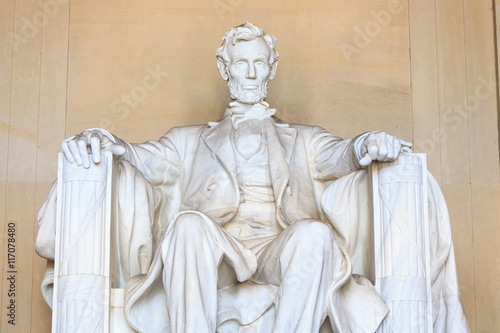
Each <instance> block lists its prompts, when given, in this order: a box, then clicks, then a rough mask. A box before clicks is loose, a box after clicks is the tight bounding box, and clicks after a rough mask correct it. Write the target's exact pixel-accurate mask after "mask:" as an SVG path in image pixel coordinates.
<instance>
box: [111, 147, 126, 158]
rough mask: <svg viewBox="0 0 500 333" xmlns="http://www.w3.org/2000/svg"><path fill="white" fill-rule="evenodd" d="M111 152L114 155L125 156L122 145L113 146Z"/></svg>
mask: <svg viewBox="0 0 500 333" xmlns="http://www.w3.org/2000/svg"><path fill="white" fill-rule="evenodd" d="M111 152H112V153H113V155H116V156H121V155H123V154H125V147H122V146H120V145H113V146H112V148H111Z"/></svg>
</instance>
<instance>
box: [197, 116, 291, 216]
mask: <svg viewBox="0 0 500 333" xmlns="http://www.w3.org/2000/svg"><path fill="white" fill-rule="evenodd" d="M232 126H233V125H232V121H231V117H229V116H227V111H226V114H225V115H224V117H223V118H222V119H221V120H220V121H218V122H213V123H210V124H209V125H208V126H207V128H206V129H205V130H204V131H203V132H202V134H201V136H202V138H203V140H204V141H205V143H206V144H207V146H208V147H209V148H210V149H211V150H212V152H213V153H214V154H216V155H217V157H218V158H219V161H221V163H222V164H223V166H224V167H225V168H226V169H227V170H228V171H229V172H230V173H232V175H233V177H234V176H235V175H236V159H235V156H234V150H233V145H232V143H231V131H232ZM264 127H265V130H266V139H267V147H268V154H269V169H270V173H271V179H272V182H273V191H274V199H275V201H276V206H277V208H278V212H279V208H280V207H281V198H282V197H283V192H284V191H285V188H286V186H287V185H288V181H289V180H290V168H289V165H290V162H291V160H292V157H293V151H294V145H295V139H296V138H297V130H296V129H294V128H290V126H289V125H288V124H287V123H284V122H282V121H281V120H279V119H277V118H274V117H273V118H271V119H266V120H264ZM278 218H279V219H283V218H282V217H281V213H278ZM280 222H283V221H280ZM282 224H283V223H282Z"/></svg>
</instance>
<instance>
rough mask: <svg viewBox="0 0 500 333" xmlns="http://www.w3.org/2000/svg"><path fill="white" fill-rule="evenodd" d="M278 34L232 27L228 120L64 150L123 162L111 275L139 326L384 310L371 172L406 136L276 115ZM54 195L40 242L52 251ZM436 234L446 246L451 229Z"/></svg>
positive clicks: (336, 326) (451, 320)
mask: <svg viewBox="0 0 500 333" xmlns="http://www.w3.org/2000/svg"><path fill="white" fill-rule="evenodd" d="M275 42H276V39H275V38H274V37H273V36H272V35H269V34H263V33H262V31H261V30H260V28H258V27H256V26H254V25H252V24H250V23H247V24H245V25H244V26H240V27H237V28H233V29H231V30H230V31H229V32H228V33H227V34H226V36H225V37H224V43H223V44H222V46H221V47H220V48H219V50H218V51H217V56H218V62H217V65H218V68H219V71H220V72H221V75H222V77H223V78H224V79H225V80H228V86H229V90H230V93H231V96H232V98H233V99H234V101H233V102H231V103H230V104H229V106H228V108H227V109H226V111H225V113H224V115H223V117H222V118H221V119H220V120H219V121H216V122H212V123H209V124H207V125H197V126H187V127H181V128H173V129H171V130H170V131H168V132H167V133H166V134H165V135H164V136H163V137H162V138H161V139H160V140H159V141H148V142H146V143H143V144H130V143H127V142H125V141H123V140H121V139H119V138H116V137H115V136H113V135H112V134H110V133H108V132H106V131H105V130H102V129H90V130H86V131H84V132H82V133H79V134H77V135H76V136H74V137H71V138H68V139H67V140H65V142H64V143H63V145H62V148H63V151H64V154H65V156H66V158H67V160H68V162H70V163H72V164H75V165H78V166H82V167H83V168H84V169H86V168H89V167H90V165H93V164H94V163H97V164H99V163H102V161H101V159H100V156H101V154H100V151H101V150H104V151H110V152H112V153H113V154H114V155H115V156H116V157H117V160H118V163H119V170H118V172H117V174H118V176H117V178H118V179H117V185H116V186H117V187H116V193H115V197H114V200H115V202H116V205H117V206H116V207H117V221H118V223H117V224H116V229H114V230H113V232H114V235H115V236H114V238H113V242H112V244H111V247H112V248H113V249H115V252H116V256H117V258H115V261H114V265H113V266H112V281H113V285H114V286H115V287H120V288H123V287H125V285H126V291H125V303H124V307H125V314H126V317H127V320H128V321H129V323H130V325H131V326H132V327H134V328H135V329H137V330H138V331H141V332H214V331H215V330H216V328H217V327H219V329H220V330H223V329H226V330H227V329H229V330H230V331H232V330H234V329H235V328H234V327H236V326H237V327H240V329H241V331H252V332H267V331H266V330H269V329H270V327H271V326H272V327H273V330H274V331H275V332H316V331H319V330H320V327H321V326H322V324H323V320H324V319H325V317H328V318H329V321H328V323H329V325H330V326H331V329H333V330H334V331H339V332H373V331H375V330H376V329H377V327H378V326H379V324H380V322H382V320H383V319H384V317H385V316H386V314H387V311H388V309H387V307H386V305H385V304H384V302H383V301H382V299H381V298H380V296H379V295H378V294H377V292H376V290H375V288H374V287H373V285H372V284H371V283H370V281H369V280H368V279H366V278H363V277H362V276H360V275H356V274H353V273H358V274H363V275H365V276H367V277H368V278H369V279H371V280H372V281H373V272H372V271H371V269H370V268H371V267H373V259H372V258H370V256H369V255H368V254H369V252H370V247H369V246H368V244H370V240H369V239H370V237H372V235H370V232H369V231H368V230H371V228H370V227H369V223H370V222H369V220H370V219H369V218H368V217H367V214H368V213H367V212H368V210H369V209H368V205H367V202H363V200H364V198H366V197H367V196H368V195H369V193H370V192H369V190H368V189H367V187H366V183H367V181H366V172H364V171H360V170H362V169H363V168H364V167H366V166H367V165H369V164H370V163H371V162H372V161H392V160H394V159H396V158H397V156H398V154H399V152H400V150H401V147H402V146H408V145H409V144H408V143H406V142H404V141H402V140H400V139H398V138H395V137H393V136H391V135H389V134H386V133H383V132H370V133H365V134H363V135H360V136H358V137H355V138H353V139H347V140H342V139H341V138H338V137H336V136H334V135H332V134H331V133H329V132H327V131H326V130H324V129H322V128H320V127H317V126H303V125H295V124H288V123H286V122H284V121H281V120H279V119H277V118H275V117H274V113H275V112H276V110H275V109H272V108H270V107H269V105H268V104H267V103H266V102H265V101H264V98H265V97H266V95H267V85H268V82H269V81H270V80H271V79H272V78H273V77H274V75H275V73H276V69H277V64H278V62H277V55H278V54H277V52H276V51H275V49H274V46H275ZM335 179H337V180H336V181H334V182H332V181H333V180H335ZM84 200H89V201H92V200H93V198H92V197H88V198H87V199H84ZM53 203H54V202H53V200H52V199H51V198H50V197H49V199H48V201H47V204H46V205H45V206H44V207H43V208H42V211H41V214H40V234H39V235H42V236H39V237H38V238H39V239H37V244H40V246H38V249H39V253H43V254H44V256H46V257H47V258H48V259H54V257H53V256H52V255H51V251H50V248H49V247H50V243H51V240H50V236H51V235H52V234H51V232H50V230H51V228H53V222H52V219H51V217H52V215H53V214H52V209H53V207H52V206H53ZM433 207H434V206H433ZM431 215H432V214H431ZM432 216H433V217H434V216H435V214H434V215H432ZM436 223H438V222H436ZM439 223H441V221H439ZM444 228H445V229H446V226H445V227H444ZM448 228H449V222H448ZM434 237H436V236H434ZM439 237H443V240H445V242H440V246H441V247H440V250H441V249H442V247H443V244H445V245H446V246H444V247H447V248H448V250H449V249H450V248H451V238H450V237H449V234H443V235H442V236H441V235H439ZM47 244H49V245H47ZM431 244H432V242H431ZM431 249H432V247H431ZM88 258H89V259H88V261H89V263H91V261H93V260H92V259H91V258H90V257H88ZM441 259H443V260H441V261H440V263H439V265H437V266H436V265H434V266H432V265H431V266H432V269H434V271H432V272H433V274H434V277H436V276H437V277H441V276H444V273H443V272H444V271H446V272H447V273H448V274H447V275H446V276H445V277H444V279H445V281H444V283H441V282H443V279H440V283H439V284H435V285H433V290H434V287H436V288H435V289H436V291H435V292H436V293H437V295H438V297H437V299H436V306H437V307H438V309H439V311H436V313H435V314H434V319H435V322H437V323H438V324H440V323H443V321H444V322H445V324H444V326H441V327H444V328H445V329H447V327H452V326H453V325H454V327H461V328H463V330H466V321H465V317H464V316H463V311H462V309H461V305H460V301H459V299H458V297H457V296H456V294H455V297H454V298H453V299H450V297H448V295H451V294H453V292H454V291H455V290H456V291H458V287H457V286H456V274H453V272H454V260H453V258H452V257H451V259H449V258H448V256H444V257H443V258H441ZM448 259H449V260H448ZM84 260H85V259H84ZM450 272H451V273H452V274H449V273H450ZM44 283H45V285H49V284H50V281H45V282H44ZM443 286H446V288H444V287H443ZM455 286H456V287H457V288H456V289H454V287H455ZM443 291H444V292H443ZM47 293H48V292H47ZM47 293H46V294H47ZM48 297H49V296H47V298H48ZM450 304H451V305H453V306H452V307H450ZM446 307H448V308H452V309H453V310H454V313H453V316H447V312H446ZM442 308H445V310H442ZM443 318H444V319H443ZM328 323H327V325H328ZM235 325H236V326H235ZM231 327H232V328H231ZM325 329H326V330H328V328H327V327H326V326H325V325H323V327H322V328H321V330H325Z"/></svg>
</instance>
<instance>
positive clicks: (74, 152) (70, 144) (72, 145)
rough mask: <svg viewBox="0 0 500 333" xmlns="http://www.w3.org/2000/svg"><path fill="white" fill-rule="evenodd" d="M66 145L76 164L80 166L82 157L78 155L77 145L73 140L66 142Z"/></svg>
mask: <svg viewBox="0 0 500 333" xmlns="http://www.w3.org/2000/svg"><path fill="white" fill-rule="evenodd" d="M68 147H69V150H70V151H71V154H72V155H73V158H74V159H75V161H76V165H79V166H81V165H82V157H81V156H80V151H79V150H78V145H77V144H76V142H75V140H71V141H70V142H68Z"/></svg>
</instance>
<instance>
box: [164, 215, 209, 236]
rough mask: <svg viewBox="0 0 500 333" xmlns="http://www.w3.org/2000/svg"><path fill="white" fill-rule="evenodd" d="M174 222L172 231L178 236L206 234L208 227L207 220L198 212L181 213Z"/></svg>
mask: <svg viewBox="0 0 500 333" xmlns="http://www.w3.org/2000/svg"><path fill="white" fill-rule="evenodd" d="M172 223H174V225H173V228H172V229H173V230H172V231H173V233H174V234H175V236H176V237H182V236H187V237H190V238H192V237H193V236H194V235H199V234H204V233H205V230H206V228H207V227H208V225H207V221H205V219H204V218H203V217H201V216H200V215H198V214H196V213H183V214H180V215H179V216H177V218H176V219H175V220H174V221H172Z"/></svg>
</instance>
